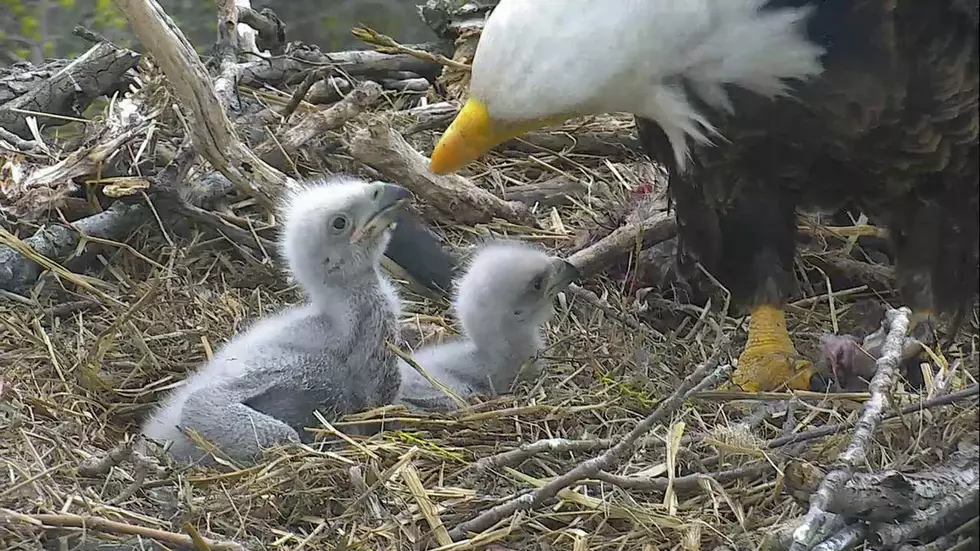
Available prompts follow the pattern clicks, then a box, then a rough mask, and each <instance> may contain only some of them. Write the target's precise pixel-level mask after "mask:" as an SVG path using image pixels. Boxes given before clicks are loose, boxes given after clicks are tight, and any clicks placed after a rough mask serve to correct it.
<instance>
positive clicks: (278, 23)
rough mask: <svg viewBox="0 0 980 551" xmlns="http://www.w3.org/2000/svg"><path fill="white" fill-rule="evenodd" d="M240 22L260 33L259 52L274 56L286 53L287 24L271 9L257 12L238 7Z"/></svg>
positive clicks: (257, 40)
mask: <svg viewBox="0 0 980 551" xmlns="http://www.w3.org/2000/svg"><path fill="white" fill-rule="evenodd" d="M237 8H238V22H239V23H244V24H246V25H248V26H249V27H252V28H253V29H255V30H256V31H258V37H257V38H256V41H255V46H256V48H257V49H258V51H260V52H262V51H268V52H269V53H271V54H272V55H282V54H283V53H284V52H285V51H286V24H285V23H283V21H282V19H279V16H277V15H276V13H275V12H274V11H272V10H271V9H269V8H262V10H261V11H255V10H253V9H252V8H246V7H244V6H237Z"/></svg>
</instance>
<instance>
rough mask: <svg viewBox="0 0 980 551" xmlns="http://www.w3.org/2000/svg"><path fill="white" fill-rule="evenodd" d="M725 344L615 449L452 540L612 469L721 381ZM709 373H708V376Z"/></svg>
mask: <svg viewBox="0 0 980 551" xmlns="http://www.w3.org/2000/svg"><path fill="white" fill-rule="evenodd" d="M727 343H728V336H727V335H723V334H722V335H719V337H718V341H717V342H716V343H715V346H714V350H713V351H712V353H711V356H710V357H709V358H708V359H707V360H705V361H704V362H703V363H702V364H701V365H699V366H698V367H697V369H695V370H694V371H693V372H692V373H691V374H690V375H688V376H687V377H686V378H685V379H684V380H683V381H682V382H681V384H680V386H678V388H677V390H676V391H674V393H673V394H671V395H670V397H669V398H667V399H666V400H664V401H662V402H660V404H659V405H658V406H657V408H656V409H655V410H654V411H653V413H651V414H650V415H649V416H647V417H646V418H645V419H644V420H642V421H640V423H639V424H637V425H636V427H634V428H633V430H631V431H630V432H629V434H627V435H626V436H624V437H623V438H622V439H621V440H620V441H619V442H617V443H616V445H615V446H613V447H612V448H609V449H608V450H606V451H605V452H604V453H603V454H601V455H599V456H598V457H595V458H593V459H589V460H586V461H584V462H582V463H580V464H579V465H578V466H576V467H575V468H573V469H572V470H570V471H568V472H566V473H565V474H563V475H561V476H559V477H556V478H554V479H552V480H551V481H550V482H548V483H547V484H545V485H544V486H542V487H540V488H538V489H537V490H535V491H533V492H531V493H528V494H524V495H522V496H519V497H517V498H514V499H512V500H510V501H508V502H505V503H503V504H501V505H498V506H496V507H494V508H492V509H490V510H489V511H485V512H483V513H481V514H480V515H478V516H477V517H476V518H474V519H472V520H469V521H467V522H464V523H462V524H460V525H458V526H456V527H455V528H453V530H452V531H451V532H450V535H451V536H452V537H453V539H455V540H459V539H462V538H463V537H465V536H466V534H467V533H469V532H482V531H483V530H486V529H487V528H489V527H491V526H493V525H494V524H496V523H497V522H499V521H501V520H503V519H505V518H507V517H509V516H511V515H512V514H514V513H516V512H517V511H522V510H526V509H533V508H537V507H540V506H541V505H543V504H545V503H546V502H548V501H550V500H551V499H553V498H554V497H555V496H556V495H558V493H559V492H561V491H562V490H564V489H565V488H568V487H569V486H571V485H572V484H575V483H576V482H579V481H581V480H584V479H586V478H591V477H594V476H596V475H597V474H598V473H599V472H601V471H603V470H605V469H608V468H609V467H610V466H612V465H613V464H614V463H615V462H616V460H618V459H619V458H621V457H624V456H627V455H630V454H632V453H633V451H634V450H635V449H636V444H637V440H639V439H640V437H642V436H643V435H645V434H646V433H647V432H649V431H650V429H651V428H653V426H654V425H656V424H658V423H660V422H663V421H664V420H665V419H666V418H667V417H668V416H670V415H671V414H672V413H673V412H674V411H675V410H676V409H677V408H678V407H680V406H681V404H683V403H684V400H685V398H686V397H687V395H688V394H689V393H690V392H692V389H695V388H699V387H706V386H710V385H712V384H717V383H718V382H719V381H720V380H721V379H722V378H723V376H724V375H725V373H726V372H727V370H726V369H724V368H718V367H717V366H718V363H719V362H720V360H721V356H722V351H723V350H724V349H725V347H726V345H727ZM709 372H711V373H710V375H709Z"/></svg>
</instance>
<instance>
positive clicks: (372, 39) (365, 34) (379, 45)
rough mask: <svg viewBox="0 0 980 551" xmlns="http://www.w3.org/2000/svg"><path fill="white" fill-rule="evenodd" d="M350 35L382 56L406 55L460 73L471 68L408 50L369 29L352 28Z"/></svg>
mask: <svg viewBox="0 0 980 551" xmlns="http://www.w3.org/2000/svg"><path fill="white" fill-rule="evenodd" d="M350 33H351V34H352V35H354V38H357V39H358V40H361V41H363V42H367V43H368V44H371V45H372V46H374V47H375V48H376V49H377V50H378V51H379V52H381V53H384V54H407V55H410V56H412V57H416V58H418V59H421V60H422V61H431V62H432V63H438V64H440V65H446V66H448V67H452V68H453V69H459V70H460V71H467V72H469V71H470V70H471V67H470V66H469V65H467V64H465V63H460V62H458V61H456V60H455V59H449V58H448V57H446V56H444V55H442V54H433V53H430V52H426V51H424V50H417V49H415V48H409V47H408V46H405V45H402V44H399V43H398V42H397V41H395V39H394V38H391V37H390V36H388V35H384V34H381V33H379V32H378V31H376V30H374V29H371V28H369V27H354V28H353V29H351V30H350Z"/></svg>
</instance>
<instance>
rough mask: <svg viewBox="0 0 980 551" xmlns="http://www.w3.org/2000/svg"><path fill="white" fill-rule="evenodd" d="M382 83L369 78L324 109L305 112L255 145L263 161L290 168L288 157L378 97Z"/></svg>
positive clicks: (282, 168) (350, 117) (342, 123)
mask: <svg viewBox="0 0 980 551" xmlns="http://www.w3.org/2000/svg"><path fill="white" fill-rule="evenodd" d="M380 96H381V87H380V86H378V85H377V84H376V83H374V82H371V81H367V82H364V83H362V84H361V85H360V86H358V87H357V88H355V89H354V90H353V91H351V93H349V94H347V96H346V97H345V98H344V99H342V100H341V101H339V102H337V103H335V104H333V105H331V106H330V107H329V108H328V109H325V110H324V111H315V112H312V113H305V114H304V116H303V118H302V119H300V122H299V123H298V124H296V125H295V126H293V127H291V128H289V129H288V130H286V131H285V132H283V133H282V135H281V136H279V137H277V138H275V139H269V140H267V141H266V142H264V143H262V144H260V145H259V146H258V147H256V148H255V153H256V155H258V156H259V157H260V158H261V159H262V160H263V161H265V162H267V163H269V164H270V165H272V166H273V167H275V168H278V169H279V170H287V169H288V168H289V167H288V162H287V157H291V156H292V155H294V154H295V153H296V151H298V150H299V148H300V147H302V146H303V145H304V144H306V143H308V142H309V141H310V140H313V139H315V138H317V137H319V136H322V135H323V134H324V133H326V132H329V131H331V130H336V129H338V128H340V127H341V126H343V125H344V124H346V123H347V121H349V120H350V119H352V118H353V117H354V116H356V115H357V114H358V113H360V112H361V111H362V110H363V109H365V108H366V107H368V106H369V105H371V104H372V103H374V102H375V101H377V99H378V98H379V97H380Z"/></svg>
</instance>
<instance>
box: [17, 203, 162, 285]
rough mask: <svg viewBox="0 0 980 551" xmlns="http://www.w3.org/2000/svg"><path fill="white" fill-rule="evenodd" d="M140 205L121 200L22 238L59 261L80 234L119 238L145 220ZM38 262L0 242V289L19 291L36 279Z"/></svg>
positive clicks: (74, 246) (39, 267) (72, 249)
mask: <svg viewBox="0 0 980 551" xmlns="http://www.w3.org/2000/svg"><path fill="white" fill-rule="evenodd" d="M143 208H144V207H143V206H142V205H137V204H127V203H123V202H116V203H113V204H112V205H111V206H110V207H109V208H107V209H106V210H104V211H102V212H100V213H99V214H95V215H92V216H89V217H88V218H85V219H83V220H79V221H78V222H75V223H74V224H72V227H71V228H69V227H66V226H56V225H52V226H48V227H46V228H42V229H40V230H38V231H37V232H36V233H35V234H34V235H32V236H31V237H28V238H27V239H24V243H26V244H27V245H29V246H30V247H31V248H32V249H34V250H35V251H37V253H38V254H40V255H43V256H46V257H47V258H50V259H52V260H55V261H58V262H61V261H63V260H64V259H67V258H68V257H69V256H70V255H71V254H72V253H74V252H75V250H76V248H77V247H78V242H79V240H80V239H81V235H89V236H92V237H100V238H103V239H111V240H119V239H122V238H124V237H125V236H126V235H128V234H129V233H130V232H131V231H132V230H133V229H135V228H136V227H137V226H139V225H140V224H141V223H143V222H144V221H146V213H145V212H143ZM42 270H43V269H42V268H41V266H39V265H38V264H36V263H35V262H33V261H32V260H30V259H28V258H27V257H25V256H23V255H21V254H20V253H19V252H17V251H16V250H14V249H13V248H11V247H9V246H6V245H0V289H3V290H6V291H11V292H14V293H22V292H24V291H26V290H27V289H30V287H31V286H32V285H33V284H34V282H35V281H37V278H38V276H39V275H41V272H42Z"/></svg>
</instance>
